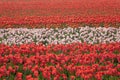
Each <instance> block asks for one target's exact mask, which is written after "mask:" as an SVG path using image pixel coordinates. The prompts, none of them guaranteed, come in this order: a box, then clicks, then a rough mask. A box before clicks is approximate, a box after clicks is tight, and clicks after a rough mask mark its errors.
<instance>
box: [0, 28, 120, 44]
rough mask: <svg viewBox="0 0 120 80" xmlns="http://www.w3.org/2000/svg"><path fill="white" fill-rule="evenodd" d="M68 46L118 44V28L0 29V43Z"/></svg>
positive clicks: (119, 29) (119, 33) (119, 39)
mask: <svg viewBox="0 0 120 80" xmlns="http://www.w3.org/2000/svg"><path fill="white" fill-rule="evenodd" d="M31 42H35V43H37V44H38V43H43V44H45V45H47V44H69V43H73V42H80V43H82V42H86V43H91V44H95V43H111V42H120V28H112V27H109V28H103V27H98V28H93V27H92V28H91V27H88V26H86V27H79V28H70V27H68V28H63V29H59V28H55V29H52V28H51V29H48V28H41V29H27V28H16V29H13V28H8V29H0V43H4V44H8V45H11V44H23V43H31Z"/></svg>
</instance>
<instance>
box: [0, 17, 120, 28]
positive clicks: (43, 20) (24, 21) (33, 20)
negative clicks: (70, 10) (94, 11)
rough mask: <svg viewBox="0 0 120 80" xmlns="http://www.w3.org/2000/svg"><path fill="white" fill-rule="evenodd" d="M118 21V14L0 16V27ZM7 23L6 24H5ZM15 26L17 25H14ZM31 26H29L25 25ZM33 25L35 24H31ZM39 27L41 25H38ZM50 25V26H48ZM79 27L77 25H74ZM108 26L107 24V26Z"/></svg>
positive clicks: (109, 22) (110, 22) (100, 23)
mask: <svg viewBox="0 0 120 80" xmlns="http://www.w3.org/2000/svg"><path fill="white" fill-rule="evenodd" d="M119 23H120V16H96V17H94V16H91V17H90V16H88V17H80V16H79V17H76V16H63V17H62V16H48V17H45V16H40V17H37V16H36V17H35V16H34V17H23V18H22V17H19V18H17V17H16V18H9V17H2V18H0V27H1V28H5V27H15V26H13V25H35V24H41V25H42V24H43V25H47V24H48V25H49V24H56V25H57V24H76V25H77V24H84V25H89V24H99V26H102V25H104V24H108V25H109V26H110V25H117V24H119ZM6 25H7V26H6ZM3 26H4V27H3ZM16 27H17V26H16ZM26 27H31V26H26ZM33 27H35V26H33ZM39 27H41V26H39ZM49 27H50V26H49ZM76 27H79V26H76ZM107 27H108V26H107Z"/></svg>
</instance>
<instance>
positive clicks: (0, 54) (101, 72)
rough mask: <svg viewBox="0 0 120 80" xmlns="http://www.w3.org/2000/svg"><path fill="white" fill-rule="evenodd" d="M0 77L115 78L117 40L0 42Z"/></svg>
mask: <svg viewBox="0 0 120 80" xmlns="http://www.w3.org/2000/svg"><path fill="white" fill-rule="evenodd" d="M0 79H2V80H4V79H9V80H14V79H15V80H23V79H24V80H25V79H26V80H82V79H84V80H89V79H92V80H103V79H104V80H108V79H111V80H119V79H120V43H110V44H96V45H92V44H86V43H84V44H81V43H73V44H66V45H48V46H44V45H42V44H38V45H36V44H23V45H20V46H17V45H13V46H7V45H4V44H0Z"/></svg>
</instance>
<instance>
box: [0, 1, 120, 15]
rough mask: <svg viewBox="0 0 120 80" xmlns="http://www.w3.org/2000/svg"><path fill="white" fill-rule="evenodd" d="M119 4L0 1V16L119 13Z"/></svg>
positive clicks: (116, 2) (101, 2) (118, 2)
mask: <svg viewBox="0 0 120 80" xmlns="http://www.w3.org/2000/svg"><path fill="white" fill-rule="evenodd" d="M93 4H94V5H93ZM119 5H120V1H119V0H110V1H108V0H99V1H98V0H89V1H88V0H69V1H66V0H59V1H58V0H47V1H45V0H44V1H42V0H39V1H38V0H34V1H33V0H31V1H23V0H22V1H18V0H17V1H15V0H14V1H4V2H3V1H0V16H9V17H11V16H12V17H16V16H26V15H27V16H48V15H49V16H50V15H53V16H54V15H63V16H65V15H80V16H88V15H102V16H105V15H120V6H119Z"/></svg>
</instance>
